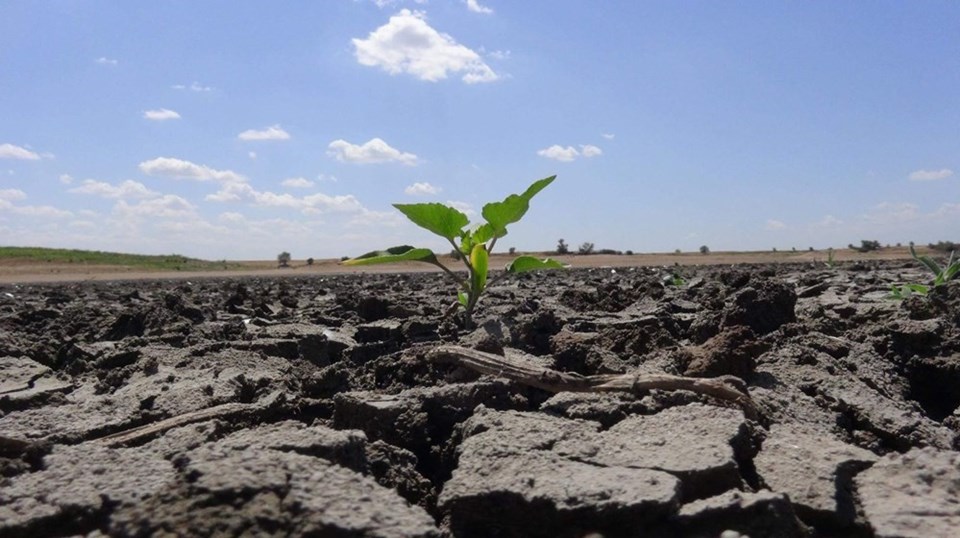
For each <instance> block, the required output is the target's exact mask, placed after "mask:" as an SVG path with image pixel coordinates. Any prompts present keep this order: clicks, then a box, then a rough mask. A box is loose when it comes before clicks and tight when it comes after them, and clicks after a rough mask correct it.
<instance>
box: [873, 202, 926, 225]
mask: <svg viewBox="0 0 960 538" xmlns="http://www.w3.org/2000/svg"><path fill="white" fill-rule="evenodd" d="M919 209H920V208H919V206H917V205H916V204H911V203H907V202H898V203H891V202H883V203H881V204H877V205H875V206H873V208H872V209H871V210H870V212H869V213H867V214H866V215H863V218H864V220H866V221H868V222H871V223H876V224H884V223H891V222H900V223H902V222H907V221H912V220H915V219H917V218H918V217H920V213H919V211H918V210H919Z"/></svg>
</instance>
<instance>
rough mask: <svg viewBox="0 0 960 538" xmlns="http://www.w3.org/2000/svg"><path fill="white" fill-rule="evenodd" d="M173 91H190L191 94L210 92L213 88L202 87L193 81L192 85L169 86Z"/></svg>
mask: <svg viewBox="0 0 960 538" xmlns="http://www.w3.org/2000/svg"><path fill="white" fill-rule="evenodd" d="M171 88H173V89H174V90H190V91H192V92H212V91H213V88H212V87H210V86H204V85H202V84H200V83H199V82H196V81H194V82H193V83H192V84H190V85H189V86H187V85H186V84H174V85H173V86H171Z"/></svg>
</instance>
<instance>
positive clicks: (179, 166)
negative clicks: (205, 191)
mask: <svg viewBox="0 0 960 538" xmlns="http://www.w3.org/2000/svg"><path fill="white" fill-rule="evenodd" d="M140 170H141V171H142V172H143V173H145V174H147V175H151V176H163V177H172V178H177V179H195V180H197V181H211V180H212V181H221V182H225V183H242V182H245V181H246V178H245V177H243V176H242V175H240V174H238V173H236V172H233V171H231V170H215V169H213V168H210V167H209V166H204V165H201V164H194V163H192V162H190V161H184V160H182V159H174V158H171V157H158V158H156V159H152V160H149V161H144V162H142V163H140Z"/></svg>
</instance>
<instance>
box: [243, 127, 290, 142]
mask: <svg viewBox="0 0 960 538" xmlns="http://www.w3.org/2000/svg"><path fill="white" fill-rule="evenodd" d="M237 138H239V139H240V140H289V139H290V133H288V132H286V131H284V130H283V129H281V128H280V126H279V125H271V126H270V127H267V128H266V129H264V130H262V131H257V130H255V129H248V130H246V131H244V132H242V133H240V134H239V135H237Z"/></svg>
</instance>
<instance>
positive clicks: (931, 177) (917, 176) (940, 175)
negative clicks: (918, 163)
mask: <svg viewBox="0 0 960 538" xmlns="http://www.w3.org/2000/svg"><path fill="white" fill-rule="evenodd" d="M952 175H953V170H950V169H949V168H943V169H941V170H917V171H916V172H912V173H911V174H910V176H909V179H910V181H936V180H938V179H947V178H948V177H950V176H952Z"/></svg>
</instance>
